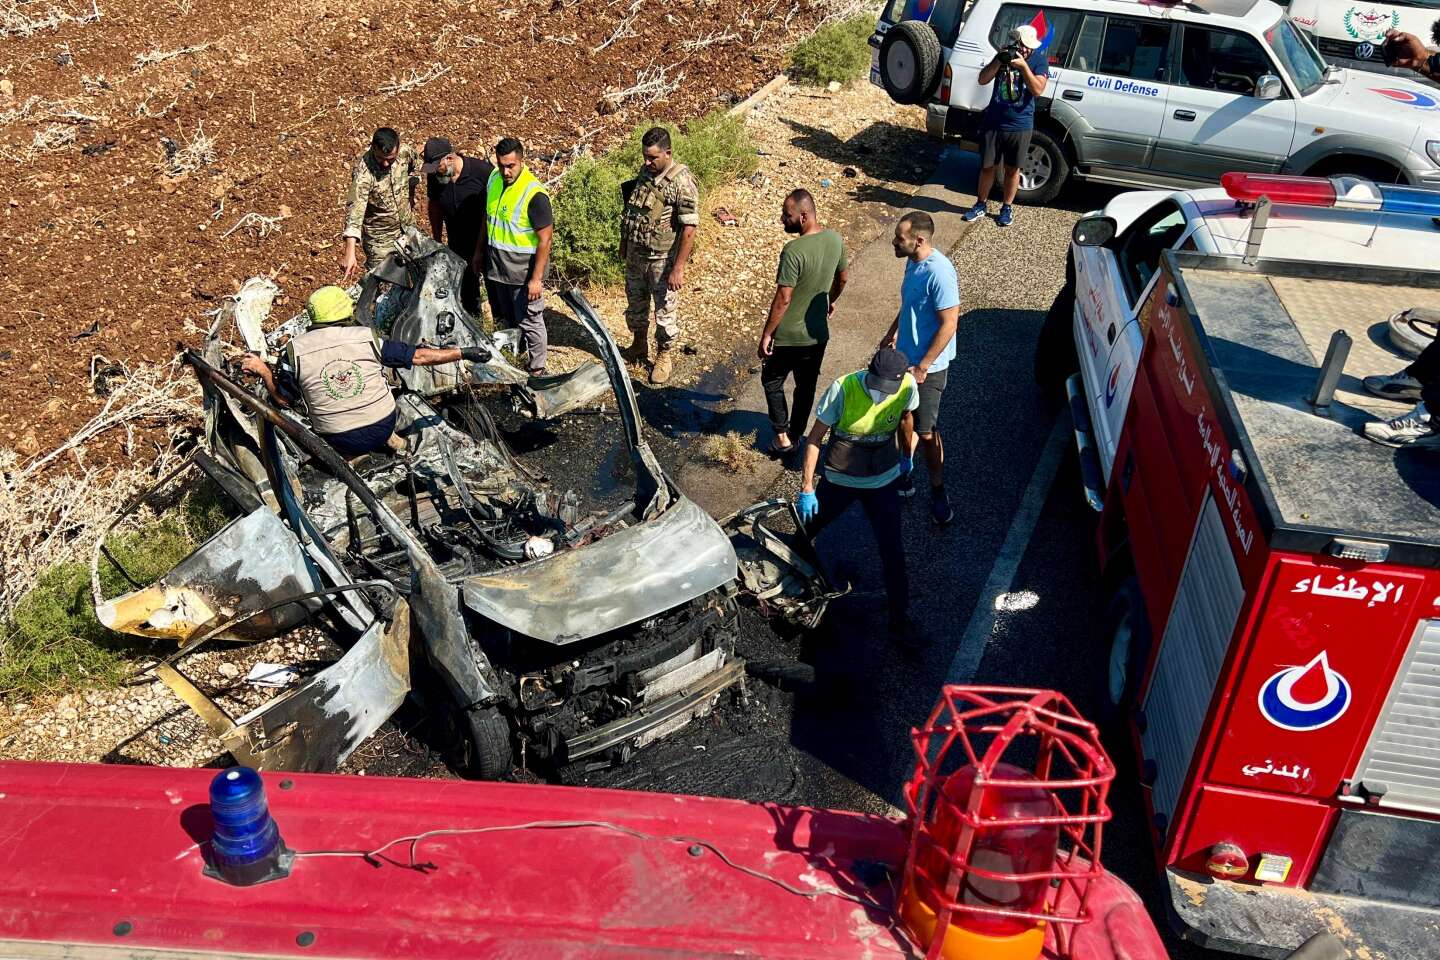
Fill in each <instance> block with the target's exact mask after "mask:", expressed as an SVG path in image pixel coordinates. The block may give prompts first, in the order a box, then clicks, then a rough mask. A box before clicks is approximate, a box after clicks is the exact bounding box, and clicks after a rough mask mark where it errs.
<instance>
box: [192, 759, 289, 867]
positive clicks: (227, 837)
mask: <svg viewBox="0 0 1440 960" xmlns="http://www.w3.org/2000/svg"><path fill="white" fill-rule="evenodd" d="M210 820H211V823H212V824H213V825H214V832H213V833H212V834H211V836H210V850H209V856H208V857H207V858H206V864H205V874H206V875H207V876H211V877H214V878H215V879H217V880H223V881H224V882H225V883H229V884H233V885H234V886H237V887H248V886H251V885H253V884H257V883H264V882H266V881H267V880H279V879H282V878H284V877H288V876H289V875H290V865H291V863H293V862H294V859H295V855H294V854H293V853H291V852H290V851H289V850H287V849H286V848H285V841H284V840H283V839H281V837H280V828H279V827H278V826H276V824H275V819H274V818H273V817H271V816H270V807H269V804H267V803H266V801H265V783H264V781H262V780H261V779H260V774H258V773H256V772H255V771H254V770H251V769H250V768H249V767H231V768H230V769H229V770H222V771H221V772H220V773H218V774H216V775H215V779H214V780H211V781H210Z"/></svg>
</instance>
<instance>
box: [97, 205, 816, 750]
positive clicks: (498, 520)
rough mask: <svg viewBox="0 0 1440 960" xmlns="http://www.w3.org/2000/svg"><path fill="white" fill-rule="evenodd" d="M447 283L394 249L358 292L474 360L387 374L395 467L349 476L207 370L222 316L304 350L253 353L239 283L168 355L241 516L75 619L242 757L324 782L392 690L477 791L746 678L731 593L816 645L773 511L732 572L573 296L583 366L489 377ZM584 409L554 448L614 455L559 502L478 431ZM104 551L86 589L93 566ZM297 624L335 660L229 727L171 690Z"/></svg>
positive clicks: (796, 548)
mask: <svg viewBox="0 0 1440 960" xmlns="http://www.w3.org/2000/svg"><path fill="white" fill-rule="evenodd" d="M462 268H463V264H462V263H461V261H460V260H459V258H458V257H456V256H455V255H454V254H452V253H450V251H449V250H447V249H446V248H444V247H442V246H440V245H439V244H436V243H434V242H432V241H430V240H429V239H428V238H426V237H424V236H423V235H421V234H419V233H418V232H414V231H412V232H410V233H409V234H408V235H407V236H406V238H405V241H404V243H403V244H402V246H401V250H400V251H399V252H398V253H396V254H394V255H392V257H391V258H390V259H389V260H388V261H386V262H385V263H384V264H383V265H382V266H381V267H380V268H377V269H376V270H375V271H373V272H372V273H371V274H370V275H369V276H368V277H367V278H366V280H365V281H364V283H363V284H362V286H361V288H360V290H359V291H358V303H357V308H356V318H357V322H361V323H366V324H369V325H373V326H375V327H376V328H377V329H380V330H382V331H384V332H386V335H387V336H390V337H393V338H395V339H400V340H404V341H406V342H410V343H417V344H418V343H425V344H428V345H434V346H469V345H472V344H480V345H482V346H488V347H489V348H490V351H491V359H490V360H489V361H487V362H485V363H481V364H473V365H469V364H467V365H465V367H466V368H467V369H461V367H462V365H461V364H458V363H457V364H453V365H447V366H442V367H429V368H422V369H415V370H405V371H400V372H399V379H400V381H401V383H400V384H399V385H398V388H399V393H398V396H397V405H398V408H399V416H398V420H397V427H396V430H397V432H398V433H399V434H400V435H401V436H402V437H404V438H406V440H407V443H408V451H407V453H406V455H404V456H402V457H393V456H388V455H387V456H379V455H367V456H365V457H362V458H359V459H357V460H355V461H353V462H347V461H346V460H344V459H343V458H341V457H340V456H339V455H338V454H337V453H336V452H335V451H334V450H333V449H332V448H330V447H329V445H328V444H326V443H325V442H324V441H323V440H322V439H320V438H319V437H318V436H316V435H315V434H314V433H313V432H312V431H311V430H310V429H309V428H308V427H307V426H306V425H305V424H304V422H303V420H302V419H301V418H300V417H299V416H297V415H295V414H293V413H291V412H288V411H284V410H280V409H277V408H276V407H275V406H273V405H272V404H271V403H269V402H268V400H267V399H265V398H263V396H262V395H261V394H259V393H257V392H256V391H255V390H254V388H253V387H251V386H248V385H245V384H242V383H240V382H238V381H237V379H236V378H234V377H232V376H230V375H229V374H227V372H226V369H225V359H226V353H227V344H226V339H225V337H226V333H227V331H228V329H229V328H230V326H231V324H230V322H229V321H232V320H233V325H234V328H235V329H237V330H238V331H239V332H240V335H241V337H242V338H243V339H244V340H245V341H246V344H247V345H248V346H250V347H251V348H252V349H260V350H265V349H270V348H273V347H274V346H276V345H277V344H278V343H280V342H281V341H283V340H284V339H285V338H287V337H288V336H292V335H295V334H298V333H299V332H301V331H302V330H303V326H302V324H303V316H302V317H301V318H296V319H294V320H291V321H289V322H287V323H285V324H283V325H282V326H281V327H280V328H279V329H277V330H276V331H274V332H273V333H271V334H270V335H269V337H268V338H265V337H264V336H263V335H262V334H261V332H260V320H261V319H262V318H263V316H264V315H265V314H266V313H267V312H268V307H269V302H270V300H271V299H273V296H274V293H275V292H276V291H275V288H274V285H273V284H269V282H268V281H262V280H252V281H250V282H249V283H247V285H246V287H245V288H243V289H242V291H241V293H240V294H239V295H238V296H237V297H236V298H235V299H234V301H233V302H232V303H231V304H229V305H228V306H227V308H226V309H225V310H224V311H222V315H221V316H220V317H219V318H218V319H217V321H216V323H215V325H214V327H213V328H212V330H211V334H210V337H209V339H208V341H207V344H206V350H205V352H204V354H203V355H201V354H197V353H190V354H187V356H186V359H187V361H188V362H189V363H190V364H191V365H192V366H193V368H194V369H195V371H196V374H197V376H198V377H199V379H200V381H201V384H202V387H203V391H204V397H205V418H206V419H205V432H206V441H207V442H206V446H207V448H208V449H206V450H201V451H197V452H196V454H195V456H194V457H193V458H192V463H193V465H194V466H196V467H198V468H199V469H201V470H203V471H204V472H206V473H207V474H209V476H210V477H211V478H212V479H213V480H214V481H215V483H216V484H217V485H218V486H219V487H220V488H221V489H223V490H224V491H226V493H228V494H229V496H230V497H231V499H233V500H234V501H235V503H236V504H237V506H238V512H239V513H240V516H239V517H238V518H237V519H235V520H234V521H232V522H231V523H230V524H229V525H228V526H226V527H225V528H224V529H223V530H221V531H220V532H219V533H218V534H216V535H215V536H214V537H212V538H211V539H210V540H209V541H207V542H206V543H205V544H203V545H202V546H201V547H200V548H199V549H197V550H196V551H195V552H194V553H193V554H191V555H190V556H189V557H187V558H186V559H185V560H184V561H182V562H181V563H180V564H179V565H178V566H176V567H175V568H174V569H173V570H171V571H170V572H169V573H167V574H165V575H163V576H162V577H161V578H160V580H159V581H157V582H156V583H154V584H152V585H150V586H148V587H142V588H138V589H136V590H135V591H134V592H132V593H128V594H125V595H124V596H120V597H115V598H110V599H107V598H104V597H102V596H101V595H100V589H99V578H98V575H97V576H95V577H94V578H93V579H94V586H95V593H96V597H95V599H96V604H97V613H98V615H99V617H100V619H101V621H102V622H103V623H105V624H106V625H107V626H109V627H111V628H112V629H116V630H120V631H123V632H128V633H133V634H138V635H142V636H149V637H157V638H170V639H174V640H176V641H178V642H179V644H180V647H179V650H177V651H176V652H174V653H173V654H172V655H170V656H168V657H167V658H165V660H163V661H161V662H160V663H159V664H157V665H156V666H155V667H154V671H155V673H156V674H157V675H158V676H159V677H160V679H162V680H164V681H165V682H166V683H167V684H168V685H169V686H170V687H171V688H172V689H173V690H174V691H175V692H176V693H177V694H178V695H179V696H180V697H181V699H183V700H184V701H185V702H186V703H187V704H189V705H190V706H191V707H192V708H193V709H195V710H196V711H197V712H199V713H200V714H201V716H202V717H203V718H204V719H205V720H206V722H207V724H208V725H209V726H210V728H211V729H212V731H213V732H214V733H216V734H217V735H218V736H219V737H220V738H221V740H222V742H223V743H224V744H225V746H226V747H227V748H228V749H229V750H230V752H231V753H232V754H233V755H234V756H235V757H236V758H237V759H238V760H240V761H241V762H244V763H247V764H250V765H253V766H256V767H260V768H270V769H304V770H328V769H334V768H335V767H336V766H338V764H340V763H341V762H343V761H344V759H345V758H346V757H348V756H349V754H350V753H351V752H352V751H353V750H354V749H355V748H356V747H357V746H358V745H359V744H360V742H361V741H363V740H364V739H365V738H366V737H368V736H369V735H370V734H372V733H374V732H375V731H376V730H377V729H378V728H379V727H380V726H381V725H382V724H383V723H384V722H385V721H386V720H387V719H388V718H389V716H390V715H391V714H392V713H393V712H394V711H395V710H396V709H397V708H398V707H399V706H400V704H401V702H402V701H403V700H404V699H405V697H406V696H407V695H413V696H415V697H416V698H418V699H419V700H420V701H421V702H422V705H423V706H424V708H425V709H426V710H427V711H429V712H432V713H433V712H436V711H437V710H444V711H447V712H448V713H449V714H450V715H451V716H452V717H453V718H454V719H455V720H457V721H458V725H459V728H460V730H461V732H463V733H464V735H465V738H466V740H467V741H468V746H469V767H470V770H471V771H472V772H473V773H475V774H477V775H479V776H482V777H496V776H500V775H503V774H505V773H507V772H508V771H509V770H510V769H511V768H512V760H513V758H514V757H515V756H516V754H517V751H518V753H519V756H520V757H521V759H522V762H524V761H528V760H531V759H533V760H539V761H542V762H543V761H549V762H552V763H556V764H559V763H566V762H572V761H576V760H580V759H583V758H586V757H597V758H606V759H611V760H623V759H625V758H626V757H627V756H628V755H629V753H630V752H631V751H633V750H634V749H636V748H639V747H643V746H644V745H645V744H646V743H649V742H651V741H653V740H655V739H657V738H659V737H662V736H664V735H666V734H667V733H669V732H671V731H673V730H675V729H678V728H679V727H681V726H683V725H685V724H686V723H688V722H689V721H690V720H692V719H693V718H695V717H697V716H700V715H703V714H704V713H706V712H708V711H709V710H710V709H711V708H712V707H713V705H714V704H715V702H716V700H717V698H718V697H719V695H720V694H721V693H722V692H723V691H725V690H727V689H728V688H732V687H734V686H736V685H737V684H739V683H740V682H741V680H742V679H743V677H744V663H743V661H741V660H739V659H738V658H737V657H736V656H735V653H734V641H735V621H736V604H737V599H738V598H739V597H740V595H741V593H742V591H745V590H749V591H750V592H751V594H752V595H754V596H756V597H758V598H760V602H761V603H764V604H766V605H767V606H769V607H771V608H772V609H774V610H776V611H779V612H781V613H783V614H784V615H785V616H787V617H789V618H790V619H792V620H795V621H796V622H799V623H805V624H812V625H813V623H814V622H815V620H817V619H818V617H819V615H820V613H821V612H822V611H823V608H824V604H825V603H826V602H827V600H828V599H829V598H830V597H831V596H833V594H831V593H830V592H829V591H828V588H827V587H826V586H825V584H824V581H823V577H822V576H821V575H820V574H819V573H818V572H817V570H818V568H817V566H816V565H815V564H814V561H813V554H812V553H810V551H809V545H808V543H806V542H804V541H803V539H802V540H801V542H798V543H797V542H796V541H795V540H794V538H789V539H786V538H781V537H778V536H776V535H774V534H773V533H771V532H770V531H769V530H768V529H767V528H766V525H765V520H766V518H767V517H768V516H770V515H771V514H772V513H776V512H779V511H781V510H784V509H786V508H785V507H784V506H783V505H781V504H769V505H759V506H757V507H756V508H752V509H751V510H748V511H744V512H743V513H742V514H740V515H737V517H736V518H735V522H734V524H733V526H734V527H735V537H736V541H737V543H739V544H740V546H741V551H740V555H739V556H738V557H737V551H736V546H735V545H733V544H732V542H731V538H730V536H729V535H727V533H726V532H725V530H723V529H722V528H721V526H720V525H719V524H718V523H717V522H716V521H715V520H714V519H712V518H711V517H710V516H709V515H708V514H707V513H705V512H704V511H703V510H702V509H701V508H700V507H699V506H697V505H696V504H695V503H693V502H691V501H690V500H688V499H686V498H685V497H684V495H683V494H681V493H680V491H679V490H678V489H676V487H675V485H674V484H673V483H672V482H671V480H670V479H669V478H668V477H667V476H666V474H665V472H664V470H663V469H661V467H660V465H659V463H658V461H657V460H656V458H655V455H654V453H653V452H652V450H651V448H650V447H649V446H648V444H647V443H646V442H645V439H644V437H643V436H642V434H641V430H640V417H639V412H638V407H637V405H636V401H635V396H634V392H633V388H632V386H631V383H630V380H629V377H628V375H627V374H626V372H625V368H624V366H623V363H622V361H621V358H620V354H619V350H618V348H617V347H616V345H615V343H614V341H613V340H612V339H611V337H610V335H609V332H608V331H607V329H606V328H605V326H604V324H603V322H602V321H601V320H600V318H599V317H598V316H597V315H596V313H595V311H594V309H593V308H592V307H591V306H590V304H589V303H587V302H586V300H585V299H584V297H583V296H582V295H581V294H579V293H578V292H575V291H571V292H568V293H566V294H564V295H562V299H563V301H564V303H565V305H566V306H567V307H568V309H569V311H570V312H571V313H572V314H573V316H574V319H575V320H576V322H577V323H578V324H579V326H580V327H581V328H582V329H583V330H584V331H585V333H586V334H588V335H589V338H590V340H591V341H592V342H593V344H594V348H595V352H596V353H597V354H598V359H590V360H587V361H586V362H584V363H583V364H581V366H579V367H578V368H577V369H575V370H573V371H571V372H569V373H567V374H565V375H562V376H559V377H550V378H528V377H527V375H526V374H524V373H523V372H522V371H521V370H520V369H519V368H518V367H516V366H514V365H512V364H511V363H510V362H508V361H507V360H506V358H505V357H506V353H507V351H513V350H514V349H515V347H516V344H515V342H514V341H513V339H510V334H509V333H508V332H503V331H502V332H500V333H497V334H494V335H487V334H485V333H484V332H482V330H481V328H480V326H479V325H478V324H477V323H476V322H475V320H474V319H473V318H471V317H470V316H469V315H468V314H467V313H465V311H464V310H463V308H462V307H461V306H460V300H459V295H458V294H459V289H460V287H459V279H460V271H461V269H462ZM229 352H230V353H231V354H234V353H235V352H236V351H235V350H234V349H233V348H230V350H229ZM477 385H479V386H477ZM486 385H488V386H486ZM612 397H613V400H612ZM597 404H599V405H600V410H599V412H598V413H594V412H593V410H594V408H595V406H596V405H597ZM582 409H583V410H587V411H591V412H590V413H589V414H587V415H586V416H588V417H589V419H588V420H587V421H586V422H585V423H583V424H580V426H581V427H582V429H581V430H579V431H572V432H579V433H582V434H584V435H585V437H586V438H588V440H589V444H588V446H589V448H592V449H593V447H595V446H596V443H595V440H596V437H597V436H599V435H602V434H604V433H605V432H606V430H607V429H608V430H610V431H611V432H614V433H618V441H619V442H618V444H617V446H618V449H617V450H614V451H611V454H610V456H609V457H607V458H605V459H603V460H602V462H601V463H600V465H599V468H598V469H593V470H591V471H590V472H589V476H590V480H591V482H589V483H587V484H586V489H584V490H581V491H578V492H577V491H574V490H565V491H563V492H561V491H557V490H556V489H555V487H554V486H552V484H551V483H550V482H548V481H547V480H546V479H545V478H544V477H543V476H541V475H540V474H539V473H538V472H537V471H536V470H535V469H534V464H535V462H538V461H540V460H543V456H542V454H541V453H537V455H536V457H535V458H531V457H527V456H526V455H525V454H524V453H521V454H518V455H517V453H516V452H515V450H514V449H512V447H511V445H510V443H508V442H507V439H506V436H505V434H504V433H502V430H501V428H500V427H499V426H497V419H496V413H497V411H498V412H499V414H501V415H504V414H506V413H516V412H517V411H518V413H519V414H521V415H523V416H525V417H528V418H531V420H532V421H540V422H545V421H552V422H553V421H554V420H555V418H558V417H562V416H564V415H565V414H567V413H569V414H572V415H573V416H575V417H577V418H578V417H580V416H582V414H580V413H577V412H576V411H580V410H582ZM595 425H599V426H598V428H592V427H594V426H595ZM552 439H553V438H552ZM542 453H543V451H542ZM167 479H169V478H167ZM102 554H103V550H100V549H97V554H96V565H97V569H98V564H99V563H102V562H113V560H111V559H110V558H109V557H108V555H102ZM138 586H139V585H137V587H138ZM305 622H315V623H319V624H321V625H322V626H323V627H324V628H325V629H326V631H327V633H329V634H330V635H331V636H332V637H333V638H335V639H336V641H337V642H338V643H340V645H341V646H342V647H345V648H347V649H346V652H345V654H344V656H342V657H341V658H340V659H339V660H338V661H337V662H335V663H334V664H333V665H331V666H329V667H328V668H326V669H324V670H322V671H320V672H319V673H316V674H314V675H312V676H310V677H308V678H306V679H305V680H304V681H303V682H301V683H300V685H299V686H298V687H296V688H294V689H292V690H289V691H286V692H285V693H284V694H282V695H281V696H279V697H277V698H276V699H274V700H272V701H270V702H269V703H268V704H266V705H265V706H263V707H261V708H260V709H258V710H256V711H253V712H252V713H250V714H248V715H245V716H241V717H238V718H234V717H231V716H230V715H229V714H228V713H226V712H225V710H224V709H223V708H221V707H220V705H219V704H217V703H216V702H215V701H214V700H212V699H211V698H210V697H208V696H206V695H205V694H204V693H203V692H202V691H201V690H200V689H199V688H198V687H197V686H196V685H195V684H194V683H193V682H191V680H190V679H189V678H188V677H186V676H185V674H184V673H183V669H182V663H183V660H184V658H185V657H186V656H187V655H189V654H190V653H192V652H194V651H195V650H196V649H198V648H199V647H200V646H201V645H202V644H204V643H206V642H209V641H212V640H220V641H226V640H228V641H232V642H245V641H255V640H259V639H264V638H268V637H273V636H276V635H278V634H280V633H282V632H284V631H287V630H289V629H291V628H293V627H295V626H297V625H299V624H301V623H305ZM437 694H438V696H437Z"/></svg>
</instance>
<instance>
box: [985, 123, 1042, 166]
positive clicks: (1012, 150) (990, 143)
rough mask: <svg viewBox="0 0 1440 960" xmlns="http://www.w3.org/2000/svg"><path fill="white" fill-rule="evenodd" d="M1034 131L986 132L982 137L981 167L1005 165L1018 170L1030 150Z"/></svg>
mask: <svg viewBox="0 0 1440 960" xmlns="http://www.w3.org/2000/svg"><path fill="white" fill-rule="evenodd" d="M1034 132H1035V131H1034V130H986V131H985V132H984V133H982V134H981V135H980V136H981V144H980V145H981V151H980V166H982V167H993V166H995V165H996V164H997V163H1003V164H1005V166H1007V167H1011V168H1018V167H1019V166H1020V161H1022V160H1024V159H1025V153H1026V151H1027V150H1029V149H1030V134H1032V133H1034Z"/></svg>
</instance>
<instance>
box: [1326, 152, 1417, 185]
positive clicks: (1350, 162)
mask: <svg viewBox="0 0 1440 960" xmlns="http://www.w3.org/2000/svg"><path fill="white" fill-rule="evenodd" d="M1305 175H1306V176H1307V177H1344V176H1350V177H1364V178H1365V179H1366V180H1373V181H1375V182H1376V183H1404V182H1405V178H1404V177H1402V176H1401V175H1400V171H1399V170H1397V169H1396V168H1395V167H1392V166H1391V165H1390V164H1388V163H1386V162H1385V161H1383V160H1372V159H1371V158H1369V157H1347V156H1344V155H1341V156H1337V157H1329V158H1327V159H1325V160H1321V161H1320V162H1319V163H1316V164H1315V165H1314V166H1312V167H1311V168H1310V169H1309V170H1306V171H1305Z"/></svg>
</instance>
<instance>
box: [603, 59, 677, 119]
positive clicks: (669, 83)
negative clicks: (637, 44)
mask: <svg viewBox="0 0 1440 960" xmlns="http://www.w3.org/2000/svg"><path fill="white" fill-rule="evenodd" d="M684 80H685V74H683V73H677V74H676V75H675V76H673V77H672V76H670V68H669V67H646V68H645V69H643V70H641V71H640V72H639V73H638V74H636V75H635V85H634V86H632V87H625V88H624V89H621V88H618V87H611V88H609V89H608V90H606V91H605V93H604V94H603V97H604V100H605V102H606V103H608V104H609V105H610V106H611V107H613V108H614V109H616V110H618V109H620V108H621V107H625V106H640V107H646V106H649V105H650V104H652V103H654V102H655V101H657V100H664V99H665V98H666V97H668V96H670V94H672V93H674V92H675V91H676V90H678V89H680V84H681V83H682V82H683V81H684Z"/></svg>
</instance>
